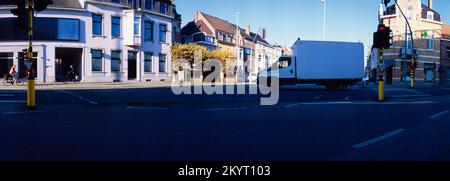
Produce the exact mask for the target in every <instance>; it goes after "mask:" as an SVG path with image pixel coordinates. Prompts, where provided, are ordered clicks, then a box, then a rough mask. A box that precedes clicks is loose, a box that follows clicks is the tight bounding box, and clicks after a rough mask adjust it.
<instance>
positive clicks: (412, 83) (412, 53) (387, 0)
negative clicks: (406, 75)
mask: <svg viewBox="0 0 450 181" xmlns="http://www.w3.org/2000/svg"><path fill="white" fill-rule="evenodd" d="M384 1H385V4H386V5H387V3H389V0H384ZM394 2H395V5H397V7H398V9H399V10H400V13H402V15H403V17H404V18H405V21H406V24H407V25H408V28H409V34H410V35H411V57H412V58H411V64H414V63H415V55H414V53H415V52H414V34H413V30H412V28H411V25H410V24H409V20H408V17H406V15H405V13H403V11H402V9H401V8H400V5H398V2H397V0H394ZM407 40H408V38H407V37H406V36H405V42H406V41H407ZM407 48H408V45H407V44H406V45H405V54H406V50H407ZM404 65H406V61H405V64H404ZM404 71H405V72H406V66H404ZM414 73H415V72H414V69H411V85H410V86H411V88H413V87H414Z"/></svg>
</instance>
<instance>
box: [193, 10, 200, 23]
mask: <svg viewBox="0 0 450 181" xmlns="http://www.w3.org/2000/svg"><path fill="white" fill-rule="evenodd" d="M194 18H195V19H194V21H198V20H199V19H200V11H197V12H195V15H194Z"/></svg>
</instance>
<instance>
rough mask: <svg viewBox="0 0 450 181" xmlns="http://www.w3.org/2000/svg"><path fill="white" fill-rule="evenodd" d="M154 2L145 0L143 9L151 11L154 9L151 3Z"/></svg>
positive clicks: (153, 3)
mask: <svg viewBox="0 0 450 181" xmlns="http://www.w3.org/2000/svg"><path fill="white" fill-rule="evenodd" d="M153 1H154V0H145V9H147V10H152V9H154V7H155V2H153Z"/></svg>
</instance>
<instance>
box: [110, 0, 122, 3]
mask: <svg viewBox="0 0 450 181" xmlns="http://www.w3.org/2000/svg"><path fill="white" fill-rule="evenodd" d="M111 2H113V3H121V0H111Z"/></svg>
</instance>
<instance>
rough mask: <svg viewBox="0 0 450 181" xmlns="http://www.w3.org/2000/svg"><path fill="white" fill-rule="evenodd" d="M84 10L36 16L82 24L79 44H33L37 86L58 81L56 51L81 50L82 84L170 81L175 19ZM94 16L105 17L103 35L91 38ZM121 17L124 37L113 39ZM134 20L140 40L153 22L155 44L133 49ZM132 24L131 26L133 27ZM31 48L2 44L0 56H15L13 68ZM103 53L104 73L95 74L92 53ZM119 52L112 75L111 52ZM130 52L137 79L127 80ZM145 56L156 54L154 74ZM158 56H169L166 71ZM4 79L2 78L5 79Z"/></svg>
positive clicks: (1, 12) (103, 8) (1, 13)
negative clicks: (163, 28)
mask: <svg viewBox="0 0 450 181" xmlns="http://www.w3.org/2000/svg"><path fill="white" fill-rule="evenodd" d="M83 4H84V7H85V9H81V10H80V9H68V8H51V9H48V10H45V11H43V12H41V13H39V14H38V15H37V17H53V18H71V19H79V20H80V37H79V38H80V41H76V42H69V41H34V42H33V50H34V51H35V52H38V64H37V69H38V70H37V79H36V82H38V83H51V82H55V81H56V77H55V72H56V71H55V58H56V57H55V56H56V51H55V49H56V48H80V49H82V55H81V57H82V58H81V70H79V72H80V74H81V77H82V81H83V82H112V81H114V80H116V81H161V80H167V81H168V80H170V79H171V72H172V71H171V66H170V64H171V56H170V46H171V44H172V27H173V25H172V24H173V19H172V18H171V17H169V16H165V15H160V14H155V13H151V12H144V13H135V11H134V10H129V9H128V10H127V9H123V7H120V6H109V5H104V4H97V3H95V4H93V3H88V2H86V3H83ZM92 13H95V14H101V15H102V16H103V22H102V23H103V27H102V31H103V35H102V36H93V34H92V24H93V23H92ZM113 16H117V17H121V28H120V29H121V37H119V38H113V37H112V36H111V17H113ZM134 16H139V17H141V25H140V27H141V37H143V36H144V35H143V32H144V29H143V28H144V24H143V23H144V21H145V20H149V21H152V22H154V27H153V35H154V38H153V41H152V42H144V41H143V38H141V39H140V40H141V42H140V43H138V44H140V46H131V45H130V44H129V42H126V41H125V40H126V39H127V38H128V37H133V36H134V35H133V28H134V26H133V22H134ZM5 17H12V15H11V13H10V10H9V9H7V8H3V9H0V18H5ZM130 23H131V26H130ZM159 24H166V25H167V32H166V38H167V40H166V43H160V41H159ZM27 47H28V42H27V41H8V42H4V41H0V52H5V53H6V52H9V53H14V65H18V52H21V51H22V50H23V49H26V48H27ZM92 49H99V50H102V51H103V61H102V71H98V72H93V71H92V58H91V57H92V56H91V50H92ZM114 50H120V51H121V52H122V55H121V68H120V70H121V71H119V72H113V71H111V51H114ZM128 51H135V52H137V62H136V63H137V69H136V70H137V78H136V79H135V80H128V72H127V71H128V68H129V67H128V60H127V59H128ZM144 52H149V53H153V58H152V72H151V73H144ZM159 54H166V66H165V67H166V69H167V70H166V71H165V72H160V70H159ZM2 77H3V76H2Z"/></svg>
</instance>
